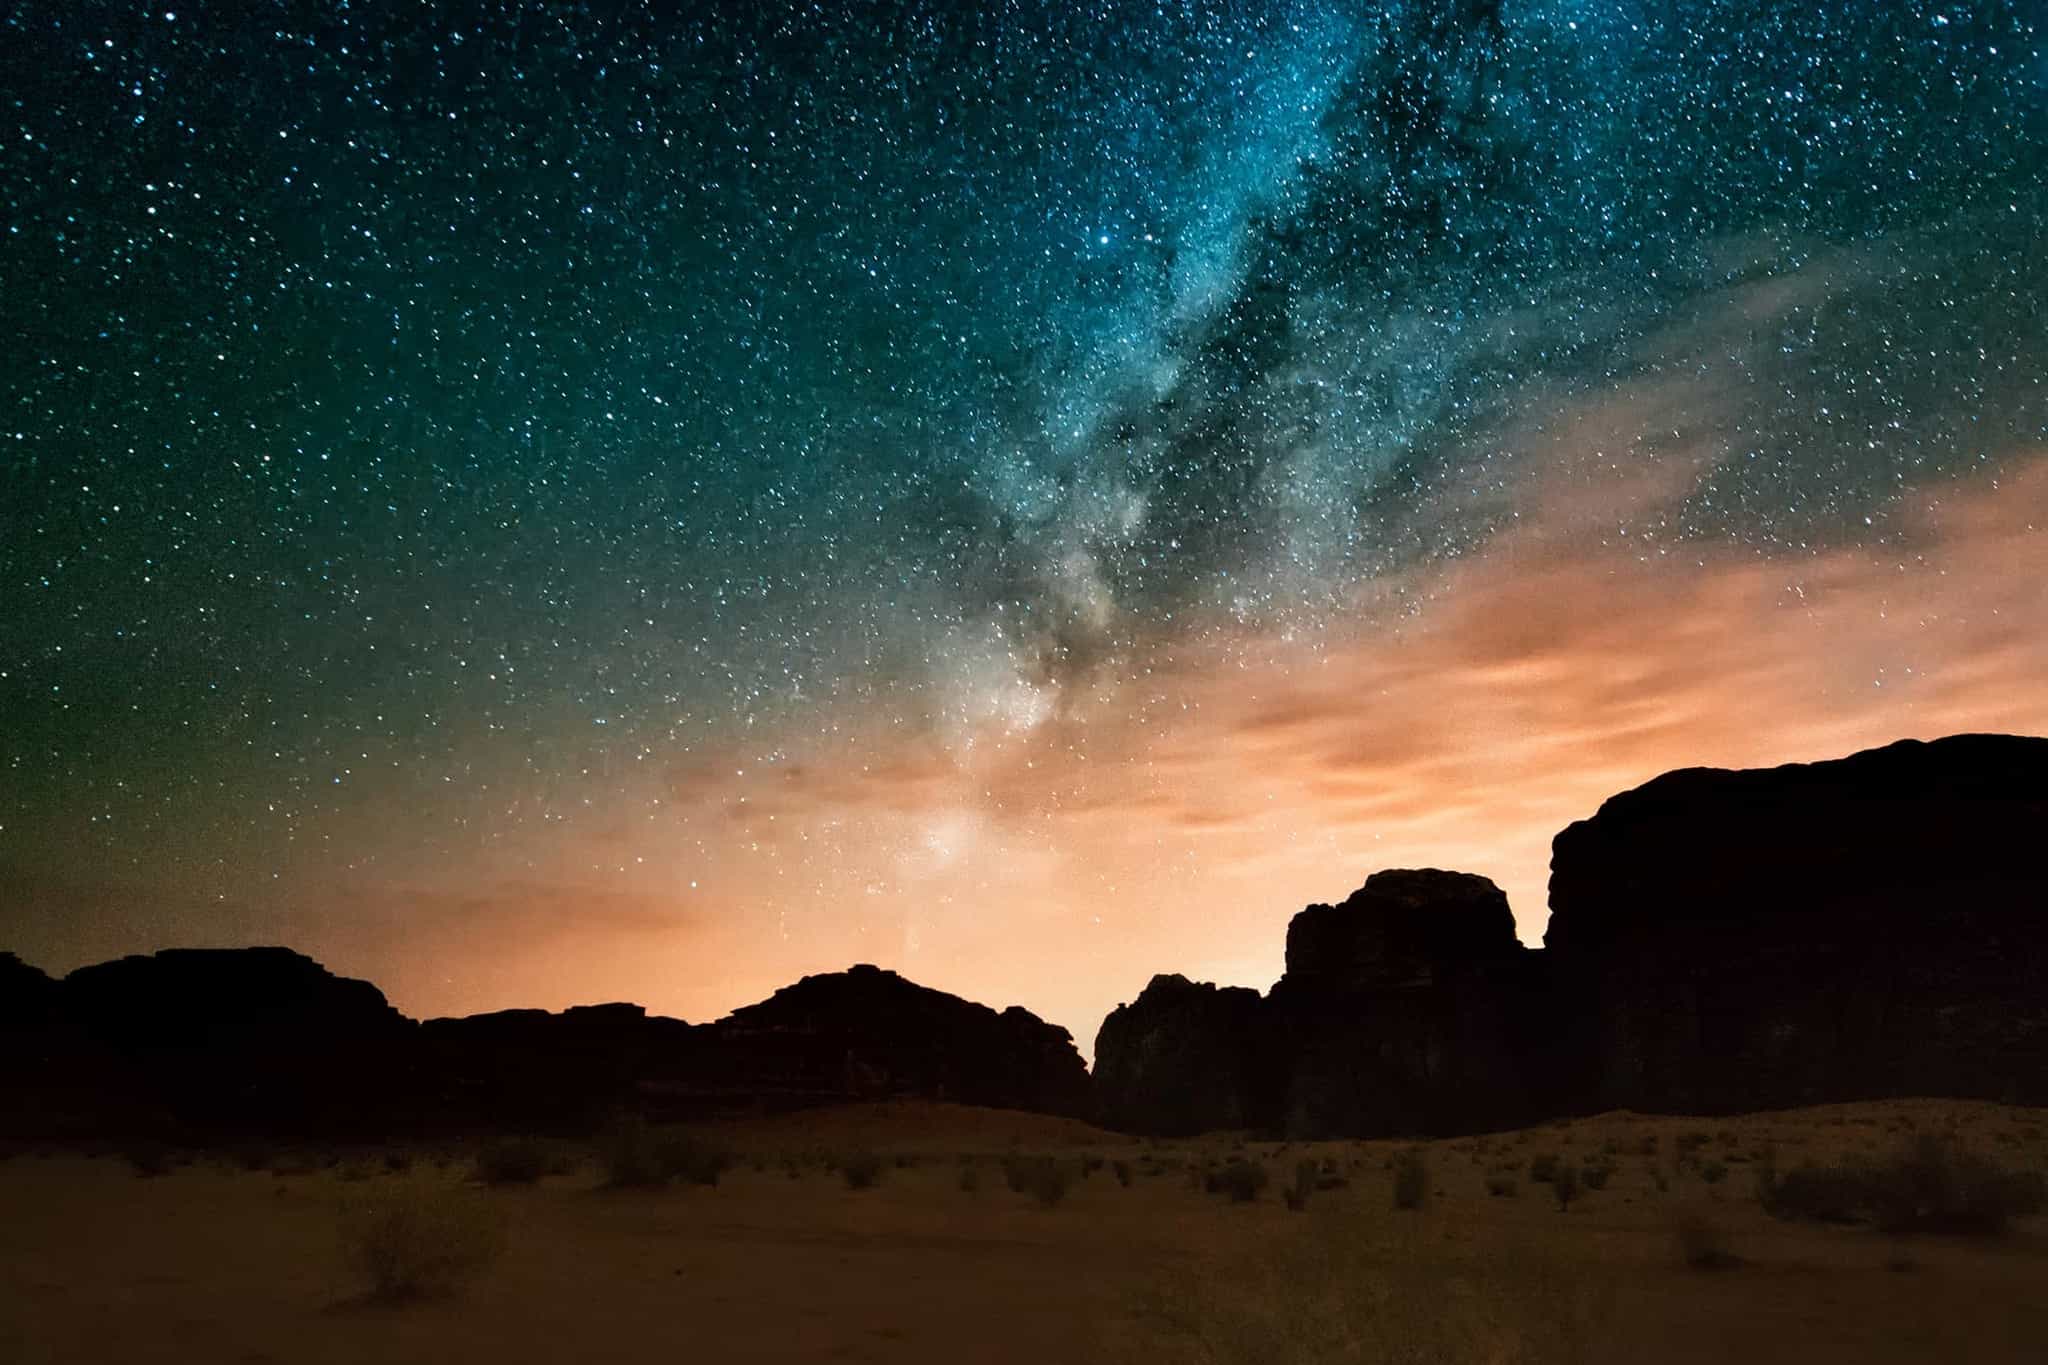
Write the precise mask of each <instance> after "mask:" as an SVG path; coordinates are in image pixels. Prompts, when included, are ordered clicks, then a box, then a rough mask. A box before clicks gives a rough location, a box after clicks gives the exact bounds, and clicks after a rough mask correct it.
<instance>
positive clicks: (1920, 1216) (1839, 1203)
mask: <svg viewBox="0 0 2048 1365" xmlns="http://www.w3.org/2000/svg"><path fill="white" fill-rule="evenodd" d="M1757 1201H1758V1202H1759V1203H1760V1204H1762V1205H1763V1207H1764V1211H1765V1212H1766V1213H1769V1214H1770V1215H1771V1216H1772V1217H1774V1218H1785V1219H1804V1220H1807V1221H1812V1222H1826V1223H1863V1222H1869V1223H1875V1224H1876V1225H1877V1226H1878V1227H1879V1228H1881V1229H1883V1230H1884V1231H1886V1232H1898V1233H1907V1232H1932V1233H1953V1234H1958V1235H1965V1236H1996V1235H1998V1234H2000V1233H2003V1232H2005V1231H2006V1229H2007V1228H2008V1227H2009V1226H2010V1225H2011V1222H2012V1220H2013V1219H2015V1218H2026V1217H2031V1216H2033V1215H2035V1214H2038V1213H2041V1212H2042V1211H2043V1210H2044V1209H2048V1180H2044V1179H2043V1178H2042V1177H2041V1176H2040V1175H2039V1174H2038V1173H2035V1172H2031V1171H2014V1170H2008V1169H2006V1168H2005V1167H2002V1166H2000V1165H1998V1164H1997V1163H1996V1162H1993V1161H1991V1160H1990V1159H1988V1158H1986V1157H1984V1156H1982V1155H1981V1154H1979V1153H1976V1152H1971V1151H1967V1150H1965V1149H1964V1148H1962V1147H1960V1146H1958V1145H1957V1144H1956V1143H1955V1142H1953V1141H1952V1140H1950V1139H1948V1138H1945V1137H1941V1136H1939V1135H1936V1134H1931V1133H1924V1134H1921V1135H1919V1136H1918V1137H1916V1138H1914V1139H1913V1140H1912V1141H1911V1142H1909V1143H1907V1144H1906V1146H1905V1147H1903V1148H1902V1149H1900V1150H1899V1151H1898V1152H1896V1153H1894V1154H1893V1155H1892V1156H1891V1157H1890V1158H1889V1159H1887V1160H1884V1161H1877V1162H1858V1161H1846V1162H1841V1163H1838V1164H1836V1165H1833V1166H1815V1165H1805V1166H1800V1167H1798V1168H1796V1169H1794V1170H1791V1171H1786V1172H1784V1173H1782V1174H1781V1173H1779V1172H1778V1171H1777V1170H1776V1169H1775V1168H1774V1166H1772V1165H1770V1164H1766V1165H1765V1166H1764V1167H1763V1168H1762V1169H1761V1170H1759V1171H1758V1172H1757Z"/></svg>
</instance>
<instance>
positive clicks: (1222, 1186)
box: [1202, 1157, 1269, 1204]
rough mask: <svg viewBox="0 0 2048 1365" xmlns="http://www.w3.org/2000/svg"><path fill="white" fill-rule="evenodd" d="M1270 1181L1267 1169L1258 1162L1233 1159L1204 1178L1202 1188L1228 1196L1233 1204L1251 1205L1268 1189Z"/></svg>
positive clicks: (1239, 1158)
mask: <svg viewBox="0 0 2048 1365" xmlns="http://www.w3.org/2000/svg"><path fill="white" fill-rule="evenodd" d="M1268 1179H1269V1177H1268V1176H1267V1174H1266V1168H1265V1167H1264V1166H1261V1165H1259V1164H1258V1163H1257V1162H1256V1161H1246V1160H1245V1159H1244V1158H1243V1157H1232V1158H1231V1159H1230V1160H1229V1161H1227V1162H1225V1163H1224V1164H1223V1165H1222V1166H1220V1167H1217V1168H1216V1169H1215V1170H1212V1171H1209V1172H1208V1173H1207V1174H1206V1175H1205V1176H1204V1177H1203V1181H1202V1188H1203V1189H1205V1190H1207V1191H1208V1192H1209V1193H1210V1194H1222V1195H1228V1196H1229V1197H1230V1202H1231V1203H1233V1204H1249V1203H1251V1202H1252V1201H1253V1200H1254V1199H1257V1198H1258V1197H1259V1191H1261V1190H1263V1189H1265V1188H1266V1184H1267V1181H1268Z"/></svg>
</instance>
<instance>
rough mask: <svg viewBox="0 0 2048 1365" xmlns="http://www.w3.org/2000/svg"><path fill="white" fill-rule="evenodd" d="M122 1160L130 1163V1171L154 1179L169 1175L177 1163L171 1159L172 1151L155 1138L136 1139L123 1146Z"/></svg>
mask: <svg viewBox="0 0 2048 1365" xmlns="http://www.w3.org/2000/svg"><path fill="white" fill-rule="evenodd" d="M121 1159H122V1160H123V1161H125V1162H127V1163H128V1169H129V1170H131V1171H134V1172H135V1174H136V1175H138V1176H142V1177H145V1178H153V1177H156V1176H160V1175H169V1174H170V1172H171V1167H172V1166H173V1165H175V1164H176V1163H175V1162H173V1161H172V1159H171V1149H170V1148H169V1147H168V1146H166V1145H165V1144H163V1143H161V1142H159V1141H157V1140H156V1139H155V1138H135V1139H132V1140H131V1141H128V1142H124V1143H122V1144H121Z"/></svg>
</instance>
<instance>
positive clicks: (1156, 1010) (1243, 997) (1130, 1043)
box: [1096, 735, 2048, 1136]
mask: <svg viewBox="0 0 2048 1365" xmlns="http://www.w3.org/2000/svg"><path fill="white" fill-rule="evenodd" d="M2044 831H2048V739H2032V738H2018V737H2009V736H1999V735H1958V736H1954V737H1951V738H1948V739H1942V740H1936V741H1932V742H1927V743H1922V742H1918V741H1903V742H1901V743H1898V744H1892V745H1888V746H1886V747H1884V748H1881V749H1874V750H1870V751H1867V752H1864V753H1859V754H1855V755H1853V756H1851V757H1848V758H1845V759H1840V760H1835V761H1831V762H1824V763H1811V764H1793V765H1789V766H1786V767H1780V768H1770V769H1759V770H1754V771H1741V772H1731V771H1724V770H1718V769H1707V768H1696V769H1687V770H1684V771H1680V772H1673V773H1667V774H1665V775H1664V776H1662V777H1659V778H1656V779H1654V780H1653V781H1651V782H1648V783H1646V784H1644V785H1643V786H1641V787H1639V788H1636V789H1635V790H1633V791H1630V792H1626V793H1624V794H1622V795H1620V796H1616V797H1614V798H1612V799H1611V800H1609V801H1607V802H1606V803H1605V804H1603V805H1602V806H1601V808H1600V810H1599V811H1598V812H1597V813H1596V814H1595V815H1593V816H1592V817H1591V818H1589V819H1587V820H1582V821H1580V822H1578V823H1576V824H1574V825H1572V826H1571V827H1570V828H1568V829H1566V830H1565V831H1564V832H1563V833H1561V834H1559V835H1558V837H1557V839H1556V841H1555V845H1554V849H1553V861H1552V877H1551V910H1552V917H1551V921H1550V928H1549V932H1548V933H1547V934H1546V935H1545V944H1546V947H1545V949H1544V950H1542V951H1531V950H1528V949H1524V948H1522V947H1521V945H1520V944H1518V943H1516V942H1515V940H1514V937H1513V928H1512V919H1511V917H1510V915H1509V912H1508V906H1507V901H1506V899H1505V897H1503V896H1502V895H1501V893H1500V892H1499V890H1498V889H1497V888H1495V887H1494V886H1493V884H1492V883H1491V882H1488V881H1486V880H1485V879H1483V878H1478V877H1471V876H1466V875H1464V874H1458V873H1447V872H1440V871H1435V870H1421V871H1390V872H1382V873H1378V874H1375V875H1374V876H1373V877H1372V878H1371V879H1369V880H1368V881H1367V883H1366V885H1365V886H1364V887H1363V888H1361V889H1360V890H1359V891H1358V892H1356V893H1355V894H1354V895H1352V896H1351V897H1350V898H1349V899H1348V900H1346V901H1345V902H1344V903H1343V904H1342V905H1338V906H1327V905H1315V906H1310V907H1309V908H1308V909H1306V910H1304V911H1302V912H1301V913H1300V914H1298V915H1296V916H1295V917H1294V920H1293V922H1292V923H1291V924H1290V925H1289V927H1288V933H1287V972H1286V975H1285V976H1283V977H1282V978H1281V980H1280V981H1279V982H1278V983H1277V984H1276V985H1275V986H1274V987H1273V989H1272V991H1271V992H1269V993H1268V994H1267V995H1266V996H1265V997H1263V998H1259V997H1256V996H1253V995H1252V993H1250V992H1236V993H1232V999H1231V1001H1230V1004H1229V1006H1228V1008H1227V1011H1226V1010H1225V1009H1224V1008H1223V1007H1222V1006H1221V1005H1220V1003H1219V1001H1218V999H1217V998H1215V996H1214V994H1213V992H1214V988H1210V987H1201V986H1195V985H1193V984H1191V983H1188V982H1185V981H1182V980H1181V979H1180V978H1177V977H1176V978H1155V979H1154V980H1153V982H1152V984H1151V985H1149V986H1147V987H1146V989H1145V991H1144V993H1143V994H1141V995H1140V996H1139V997H1138V999H1137V1000H1135V1001H1133V1002H1132V1003H1131V1004H1129V1005H1125V1006H1120V1007H1118V1009H1117V1010H1116V1011H1115V1012H1113V1013H1112V1014H1111V1015H1110V1017H1109V1018H1108V1020H1106V1021H1105V1022H1104V1024H1103V1028H1102V1031H1101V1033H1100V1034H1099V1035H1098V1036H1097V1039H1096V1083H1097V1084H1096V1089H1097V1103H1098V1105H1099V1107H1100V1112H1101V1115H1102V1117H1103V1119H1104V1121H1106V1122H1109V1123H1111V1124H1113V1125H1116V1126H1120V1127H1124V1128H1127V1129H1131V1130H1135V1131H1142V1132H1156V1133H1178V1132H1185V1131H1188V1130H1189V1128H1190V1126H1191V1124H1192V1125H1194V1126H1208V1125H1211V1124H1218V1125H1219V1126H1220V1125H1221V1124H1223V1123H1227V1124H1229V1125H1230V1126H1237V1125H1239V1124H1242V1125H1245V1126H1251V1127H1258V1128H1271V1129H1284V1130H1285V1131H1287V1132H1289V1133H1291V1134H1297V1135H1304V1136H1318V1135H1330V1134H1347V1135H1373V1134H1385V1133H1410V1132H1451V1131H1459V1130H1466V1129H1472V1128H1483V1127H1492V1126H1498V1125H1501V1124H1506V1123H1517V1122H1526V1121H1529V1120H1531V1119H1535V1118H1540V1117H1545V1116H1551V1115H1558V1114H1564V1113H1571V1112H1576V1111H1584V1110H1588V1109H1593V1108H1630V1109H1638V1110H1646V1111H1663V1112H1716V1111H1719V1112H1733V1111H1739V1110H1752V1109H1760V1108H1768V1107H1776V1106H1785V1105H1794V1104H1808V1103H1817V1102H1823V1101H1829V1100H1851V1099H1875V1098H1885V1097H1891V1096H1903V1095H1942V1096H1955V1097H1965V1098H1972V1097H1974V1098H1987V1099H2009V1100H2017V1101H2024V1102H2033V1103H2039V1102H2043V1101H2048V854H2044V849H2043V845H2042V838H2043V833H2044ZM1162 982H1165V983H1167V984H1166V985H1165V986H1162ZM1226 1014H1227V1017H1225V1016H1226Z"/></svg>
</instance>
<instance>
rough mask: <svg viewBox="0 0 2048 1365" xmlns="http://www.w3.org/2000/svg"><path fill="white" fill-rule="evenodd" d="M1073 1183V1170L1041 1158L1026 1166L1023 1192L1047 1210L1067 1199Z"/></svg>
mask: <svg viewBox="0 0 2048 1365" xmlns="http://www.w3.org/2000/svg"><path fill="white" fill-rule="evenodd" d="M1073 1183H1074V1171H1073V1168H1072V1167H1070V1166H1068V1165H1067V1164H1066V1163H1065V1162H1063V1161H1055V1160H1053V1159H1052V1158H1051V1157H1049V1156H1041V1157H1034V1158H1032V1159H1031V1161H1030V1162H1028V1163H1027V1164H1026V1171H1025V1181H1024V1189H1025V1192H1026V1193H1027V1194H1029V1195H1030V1196H1031V1197H1032V1198H1033V1199H1036V1200H1037V1201H1038V1202H1039V1203H1040V1204H1041V1205H1043V1206H1044V1207H1046V1208H1048V1209H1049V1208H1051V1207H1052V1206H1053V1205H1055V1204H1057V1203H1059V1202H1060V1201H1061V1200H1062V1199H1065V1198H1066V1197H1067V1190H1068V1188H1069V1187H1070V1186H1072V1185H1073Z"/></svg>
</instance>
